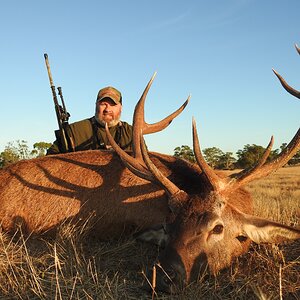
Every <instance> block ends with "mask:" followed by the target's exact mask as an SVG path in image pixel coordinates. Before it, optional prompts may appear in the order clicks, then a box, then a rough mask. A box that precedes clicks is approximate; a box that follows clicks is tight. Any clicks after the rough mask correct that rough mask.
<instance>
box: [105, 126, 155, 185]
mask: <svg viewBox="0 0 300 300" xmlns="http://www.w3.org/2000/svg"><path fill="white" fill-rule="evenodd" d="M105 131H106V135H107V138H108V140H109V143H110V145H111V146H112V147H113V149H114V150H115V151H116V152H117V154H118V155H119V157H120V158H121V159H122V161H123V163H124V164H125V166H126V167H127V168H128V169H129V170H130V171H131V172H132V173H134V174H135V175H137V176H138V177H141V178H144V179H146V180H149V181H152V180H153V177H152V175H151V173H150V172H149V171H148V170H147V169H146V167H145V165H144V163H143V161H141V160H138V159H136V158H134V157H132V156H131V155H129V154H128V153H126V152H125V151H124V150H123V149H122V148H121V147H120V146H119V145H118V144H117V143H116V142H115V140H114V138H113V137H112V136H111V134H110V132H109V129H108V125H107V123H106V124H105Z"/></svg>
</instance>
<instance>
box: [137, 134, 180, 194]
mask: <svg viewBox="0 0 300 300" xmlns="http://www.w3.org/2000/svg"><path fill="white" fill-rule="evenodd" d="M141 150H142V155H143V158H144V162H145V164H146V166H147V168H148V170H149V171H150V172H151V174H152V175H153V177H154V178H155V179H156V182H158V183H160V184H161V185H162V186H163V188H164V189H165V190H166V191H167V192H168V193H169V195H171V196H174V195H176V194H178V193H179V192H182V191H181V190H180V189H179V188H178V187H177V186H176V185H175V184H174V183H173V182H172V181H170V180H169V179H168V178H167V177H166V176H164V175H163V174H162V173H161V172H160V170H159V169H158V168H157V167H156V166H155V165H154V163H153V162H152V161H151V159H150V157H149V154H148V151H147V147H146V144H145V140H144V138H143V137H142V135H141Z"/></svg>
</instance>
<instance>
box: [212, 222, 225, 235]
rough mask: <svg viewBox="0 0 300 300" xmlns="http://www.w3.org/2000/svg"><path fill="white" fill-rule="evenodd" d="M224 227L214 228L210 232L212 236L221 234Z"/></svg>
mask: <svg viewBox="0 0 300 300" xmlns="http://www.w3.org/2000/svg"><path fill="white" fill-rule="evenodd" d="M223 229H224V226H223V225H221V224H218V225H216V226H215V227H214V229H213V230H212V233H213V234H221V233H222V232H223Z"/></svg>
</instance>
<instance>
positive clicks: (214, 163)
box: [0, 140, 300, 170]
mask: <svg viewBox="0 0 300 300" xmlns="http://www.w3.org/2000/svg"><path fill="white" fill-rule="evenodd" d="M50 146H51V143H47V142H37V143H34V144H33V148H32V149H30V148H29V146H28V144H27V142H26V141H24V140H17V141H14V142H9V143H8V144H7V145H6V146H5V148H4V150H3V151H2V152H1V153H0V168H3V167H5V166H7V165H9V164H12V163H15V162H17V161H19V160H22V159H30V158H35V157H41V156H44V155H46V151H47V149H48V148H49V147H50ZM286 146H287V144H286V143H283V144H282V145H281V146H280V149H275V150H273V151H271V153H270V156H269V158H268V160H272V159H274V158H275V157H276V156H278V155H279V154H280V152H281V151H282V150H283V149H284V148H285V147H286ZM264 151H265V148H264V147H262V146H259V145H255V144H252V145H250V144H247V145H245V146H244V148H243V149H241V150H238V151H237V152H236V158H235V157H234V155H233V152H223V151H222V150H221V149H219V148H217V147H211V148H205V149H203V156H204V158H205V160H206V161H207V163H208V164H209V165H210V166H211V167H212V168H214V169H223V170H231V169H237V168H238V169H245V168H249V167H252V166H254V165H255V163H256V162H257V161H258V160H259V158H260V157H261V156H262V155H263V153H264ZM174 156H176V157H180V158H183V159H186V160H188V161H191V162H195V156H194V153H193V150H192V149H191V148H190V147H189V146H187V145H182V146H181V147H176V148H175V149H174ZM296 164H300V151H298V152H297V154H296V155H295V156H294V157H293V158H292V159H291V160H290V161H289V162H288V165H296Z"/></svg>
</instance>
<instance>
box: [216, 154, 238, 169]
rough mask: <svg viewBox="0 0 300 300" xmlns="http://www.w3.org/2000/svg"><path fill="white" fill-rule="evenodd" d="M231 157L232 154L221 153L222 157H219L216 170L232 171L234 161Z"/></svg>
mask: <svg viewBox="0 0 300 300" xmlns="http://www.w3.org/2000/svg"><path fill="white" fill-rule="evenodd" d="M232 155H233V153H232V152H226V153H223V155H221V156H220V157H219V161H218V164H217V168H218V169H225V170H232V169H234V166H235V163H236V159H235V158H234V157H233V156H232Z"/></svg>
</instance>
